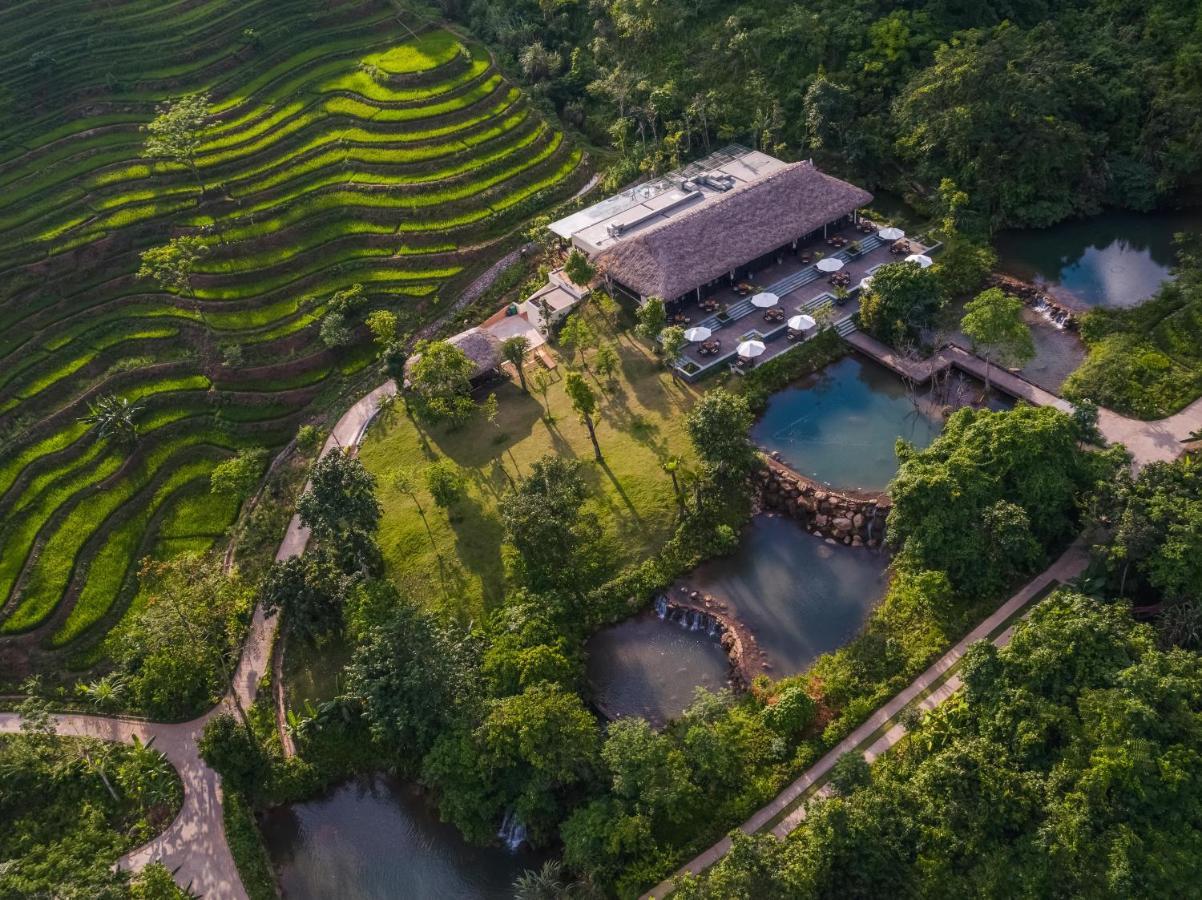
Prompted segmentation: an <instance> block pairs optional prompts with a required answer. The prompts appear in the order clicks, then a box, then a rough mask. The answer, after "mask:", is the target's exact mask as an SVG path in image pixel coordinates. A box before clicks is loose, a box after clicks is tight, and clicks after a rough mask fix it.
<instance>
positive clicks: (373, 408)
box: [0, 381, 396, 900]
mask: <svg viewBox="0 0 1202 900" xmlns="http://www.w3.org/2000/svg"><path fill="white" fill-rule="evenodd" d="M395 393H396V384H395V383H394V382H392V381H388V382H386V383H385V384H382V385H380V387H378V388H376V389H375V390H374V391H372V392H371V393H369V394H367V395H366V396H364V397H363V398H361V399H360V400H359V401H358V402H357V403H356V404H355V405H354V406H352V407H351V408H350V409H348V410H347V411H346V413H345V414H344V415H343V416H342V418H341V419H339V420H338V424H336V425H335V426H334V428H333V430H332V431H331V432H330V436H329V438H328V439H327V440H326V444H325V446H324V447H323V448H322V453H323V454H325V453H328V452H329V451H330V450H332V449H333V448H335V447H357V446H358V445H359V442H360V441H362V440H363V435H364V433H365V432H366V431H367V426H368V425H369V424H370V422H371V420H372V418H373V417H374V416H375V414H376V412H377V411H378V410H379V403H380V398H382V397H384V396H388V395H391V394H395ZM308 541H309V531H308V529H307V528H303V527H301V524H300V520H299V519H298V518H297V517H296V516H295V515H294V516H293V517H292V520H291V521H290V522H289V523H288V530H287V532H285V534H284V539H283V540H282V541H281V542H280V546H279V550H278V551H277V552H276V559H281V560H282V559H288V558H289V557H292V556H299V555H300V554H301V553H304V551H305V546H306V544H308ZM274 637H275V620H274V619H270V620H269V619H268V618H267V617H266V616H265V615H264V614H263V609H262V607H257V608H256V609H255V613H254V617H253V618H252V620H251V626H250V631H249V633H248V634H247V636H246V642H245V644H244V645H243V647H242V656H241V658H240V659H239V660H238V667H237V669H236V671H235V672H234V679H233V684H232V685H231V686H230V693H229V694H227V695H226V697H225V698H224V699H223V700H222V701H221V703H219V704H218V705H217V706H215V707H214V708H213V709H211V710H209V711H208V712H207V713H205V714H204V715H203V716H201V717H199V718H197V719H193V720H192V721H191V722H182V723H159V722H146V721H141V720H137V719H123V718H105V717H102V716H85V715H57V716H55V717H54V719H55V721H56V723H57V724H58V731H59V733H60V734H64V735H70V736H75V737H95V738H100V739H102V740H106V741H121V742H125V743H129V742H132V741H133V738H134V736H135V735H136V736H137V737H138V739H139V740H141V741H143V742H144V743H153V745H154V747H155V749H156V750H159V751H160V752H162V753H163V754H164V755H165V756H166V757H167V759H168V760H170V762H171V764H172V765H173V766H175V768H176V771H178V772H179V775H180V779H181V780H182V781H183V785H184V802H183V806H182V807H181V808H180V812H179V815H178V816H176V818H175V821H174V822H172V823H171V825H170V826H169V827H168V828H167V830H166V831H164V832H163V833H162V834H161V835H159V836H158V837H157V838H155V839H154V840H152V841H151V842H150V843H148V844H146V845H144V846H142V847H139V848H138V849H136V850H134V851H133V852H131V853H128V854H126V855H125V856H123V857H121V859H120V860H118V862H117V864H118V865H119V866H120V867H121V868H124V869H129V870H131V871H137V870H138V869H141V868H142V867H143V866H145V865H147V864H148V863H151V862H155V861H159V862H162V863H163V864H164V865H165V866H166V867H167V868H168V869H170V870H171V871H172V872H174V873H175V880H176V881H177V882H178V883H179V884H180V885H182V886H184V887H189V888H190V889H191V890H192V891H194V892H196V893H197V894H199V895H200V896H201V897H205V898H213V900H246V891H245V890H244V889H243V887H242V881H241V880H240V879H239V877H238V869H237V866H235V865H234V858H233V856H231V855H230V850H229V845H228V844H227V843H226V840H225V826H224V821H223V817H222V794H221V778H220V776H218V774H217V773H216V772H214V771H213V770H212V769H210V768H209V767H208V766H207V765H205V763H204V761H203V760H202V759H201V758H200V756H199V754H198V752H197V749H196V745H197V741H198V740H199V738H200V735H201V733H202V732H203V731H204V727H205V724H206V723H207V722H208V721H209V719H210V718H212V717H213V716H214V715H216V714H217V713H218V712H221V711H231V712H232V711H233V710H234V700H233V698H234V695H235V694H236V695H237V697H238V699H239V700H240V701H241V703H242V705H243V706H244V707H245V706H250V705H251V704H252V703H253V702H254V700H255V694H256V693H257V691H258V688H259V684H260V683H261V682H262V680H263V677H264V675H265V674H266V673H267V670H268V667H269V666H270V665H271V644H272V640H273V639H274ZM19 728H20V717H19V716H17V715H16V714H15V713H0V732H10V733H11V732H15V731H17V730H19Z"/></svg>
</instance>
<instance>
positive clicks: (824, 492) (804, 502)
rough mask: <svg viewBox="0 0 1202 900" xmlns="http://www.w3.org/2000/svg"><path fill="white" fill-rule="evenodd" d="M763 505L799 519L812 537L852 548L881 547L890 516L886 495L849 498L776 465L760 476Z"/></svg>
mask: <svg viewBox="0 0 1202 900" xmlns="http://www.w3.org/2000/svg"><path fill="white" fill-rule="evenodd" d="M759 488H760V491H759V493H760V502H761V505H762V507H763V508H764V509H770V510H774V511H776V512H779V513H782V514H783V515H786V516H789V517H790V518H793V519H796V520H797V521H798V522H800V523H801V526H802V527H803V528H805V529H806V530H807V531H808V532H810V534H813V535H816V536H818V537H822V538H825V539H826V540H827V541H829V542H831V543H838V544H846V545H847V546H849V547H878V546H880V543H881V541H882V539H883V538H884V535H885V517H886V516H887V515H888V514H889V506H890V504H889V498H888V496H886V495H881V496H876V497H871V498H856V497H849V496H847V495H845V494H840V493H837V492H835V491H832V490H830V489H829V488H827V487H824V486H823V485H820V484H817V483H815V482H813V481H810V480H809V479H808V478H806V477H804V476H803V475H798V474H797V473H796V472H790V471H788V470H787V469H785V468H784V467H783V466H781V465H779V464H775V463H774V464H772V465H770V466H769V467H768V468H766V469H764V470H763V471H761V472H760V475H759Z"/></svg>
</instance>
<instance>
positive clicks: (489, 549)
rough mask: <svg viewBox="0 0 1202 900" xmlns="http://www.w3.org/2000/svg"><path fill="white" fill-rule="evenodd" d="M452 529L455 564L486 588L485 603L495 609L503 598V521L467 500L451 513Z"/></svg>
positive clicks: (459, 503) (462, 501)
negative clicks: (453, 533)
mask: <svg viewBox="0 0 1202 900" xmlns="http://www.w3.org/2000/svg"><path fill="white" fill-rule="evenodd" d="M451 513H452V515H451V516H450V523H451V529H452V530H453V531H454V532H455V560H456V561H457V562H458V563H459V564H461V565H462V566H463V568H464V569H465V570H466V571H467V572H468V573H470V574H472V575H474V576H476V577H478V578H479V579H480V581H481V584H482V585H483V593H484V603H485V606H486V607H487V608H492V607H493V606H495V605H496V604H497V603H499V602H500V601H501V598H502V596H503V594H504V585H505V567H504V564H503V563H502V560H501V543H502V542H503V541H504V538H505V529H504V527H503V526H502V524H501V520H500V519H499V518H498V517H497V516H496V515H494V514H493V513H491V512H490V511H488V510H486V509H485V507H484V506H483V504H481V503H479V502H478V501H476V500H474V499H472V498H470V497H468V498H465V499H463V500H460V501H459V502H458V503H456V504H455V506H454V508H453V509H452V510H451Z"/></svg>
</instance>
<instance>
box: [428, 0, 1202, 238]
mask: <svg viewBox="0 0 1202 900" xmlns="http://www.w3.org/2000/svg"><path fill="white" fill-rule="evenodd" d="M438 6H439V8H440V11H441V12H443V13H444V14H446V15H449V16H451V17H452V18H455V19H457V20H459V21H461V22H464V23H466V24H467V25H469V26H470V27H471V28H472V29H473V31H475V32H476V33H477V34H479V35H480V36H481V37H483V38H484V39H486V40H488V41H490V42H491V43H492V44H493V45H494V46H497V47H499V48H500V49H501V50H502V51H503V52H505V53H506V54H507V55H508V56H509V59H510V63H511V65H513V66H514V67H515V68H517V69H519V70H520V71H521V73H522V74H523V75H524V77H525V78H526V79H527V80H528V81H529V82H531V83H532V89H533V90H534V91H535V92H536V93H538V94H540V95H542V96H543V97H544V98H545V99H546V100H548V101H549V102H550V103H552V104H554V105H555V107H556V108H557V109H558V110H559V112H560V113H561V114H562V115H563V117H564V119H565V120H566V121H567V122H568V123H569V124H573V125H576V126H579V127H581V128H582V129H583V130H584V131H585V132H586V133H587V134H588V135H589V136H590V137H591V138H592V139H594V140H596V141H598V142H599V143H605V144H612V145H613V147H614V148H615V149H616V150H617V151H618V152H619V154H620V156H621V162H620V164H619V165H617V166H615V167H614V168H613V169H612V171H611V175H610V177H611V181H613V182H614V183H620V182H622V181H625V180H629V179H630V178H631V177H633V176H634V175H636V174H637V173H638V171H639V170H640V169H642V170H644V171H646V170H655V169H662V168H663V167H666V166H668V165H670V164H673V163H675V162H677V161H678V160H680V159H682V158H684V157H686V156H688V155H690V154H694V155H695V154H696V153H697V152H698V150H700V149H703V148H705V147H707V146H710V145H712V144H713V143H714V142H722V141H730V140H738V141H743V142H745V143H748V144H749V145H754V146H757V147H760V148H763V149H765V150H768V151H769V152H775V153H779V154H782V155H784V156H787V157H791V158H801V157H806V156H813V157H814V158H815V159H816V160H818V161H819V162H820V163H822V164H824V165H826V166H827V167H829V168H831V169H833V170H835V171H837V172H840V173H842V174H845V175H849V176H851V177H853V178H855V179H856V180H857V181H859V182H860V183H863V184H865V185H867V186H869V187H871V188H879V187H888V188H893V189H897V190H900V191H904V192H906V193H908V194H911V195H913V196H915V197H917V198H929V197H932V196H933V194H934V192H935V190H936V189H937V188H938V187H939V184H940V182H941V181H942V180H943V179H951V180H952V181H953V182H955V183H956V184H957V185H958V186H959V188H960V189H961V190H963V191H966V192H967V193H968V195H969V196H970V197H971V198H972V204H971V208H970V209H969V210H966V211H965V215H966V217H970V218H975V223H976V224H978V225H981V226H987V227H989V228H1000V227H1005V226H1018V225H1048V224H1051V223H1053V222H1056V221H1058V220H1060V219H1063V218H1065V217H1067V216H1072V215H1076V214H1082V213H1088V212H1094V211H1097V210H1098V209H1099V208H1100V207H1101V206H1102V205H1117V206H1122V207H1127V208H1133V209H1148V208H1151V207H1154V206H1159V205H1169V206H1172V205H1178V204H1181V203H1184V202H1188V201H1189V200H1190V199H1196V194H1197V191H1198V188H1199V180H1198V179H1199V174H1198V173H1199V171H1202V166H1200V165H1199V164H1200V162H1202V17H1200V15H1199V11H1198V7H1197V4H1196V3H1193V2H1190V0H1155V2H1152V3H1144V2H1135V0H1076V2H1067V3H1055V4H1053V3H1047V2H1040V0H1032V2H1022V0H1017V2H1011V3H1007V2H976V3H963V2H953V0H929V2H923V0H910V2H904V3H893V2H885V0H852V2H834V0H814V2H806V3H799V2H795V0H759V2H755V3H736V4H731V3H727V2H721V0H438Z"/></svg>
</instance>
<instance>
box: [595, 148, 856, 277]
mask: <svg viewBox="0 0 1202 900" xmlns="http://www.w3.org/2000/svg"><path fill="white" fill-rule="evenodd" d="M871 200H872V195H871V194H870V193H868V192H867V191H865V190H863V189H861V188H858V187H856V186H855V185H852V184H848V183H847V182H846V181H841V180H840V179H838V178H834V177H832V176H830V175H826V174H824V173H823V172H821V171H819V170H818V169H817V168H816V167H815V166H814V165H813V163H809V162H798V163H791V164H787V165H785V164H782V165H781V167H780V168H778V169H777V170H776V171H773V172H770V173H769V174H767V175H765V176H764V177H762V178H759V179H757V180H755V181H751V182H748V183H743V184H738V185H736V186H735V187H733V188H732V189H730V190H728V191H727V192H725V193H721V194H719V195H717V196H715V197H713V198H711V199H708V200H707V201H706V202H702V203H700V204H697V205H695V206H693V207H692V208H690V209H687V210H684V211H682V212H681V213H680V214H678V215H674V216H672V217H670V218H666V219H664V220H662V221H659V222H656V223H654V224H651V225H649V226H648V227H645V228H643V229H640V230H639V231H638V232H637V233H634V234H631V235H630V236H629V237H626V238H624V239H622V240H619V241H617V242H615V243H613V244H612V245H611V246H609V247H606V248H605V249H604V250H602V251H601V252H600V253H599V254H598V255H597V256H596V258H595V260H594V262H595V264H596V266H597V269H598V271H599V272H600V273H601V274H602V275H604V276H606V277H608V278H612V279H613V280H615V281H617V282H618V283H620V284H621V285H623V286H625V287H626V288H628V289H629V290H631V291H632V292H633V293H636V294H638V295H640V296H642V297H651V296H656V297H663V298H664V299H667V300H671V299H674V298H676V297H679V296H681V295H682V294H685V293H687V292H689V291H692V290H694V289H696V288H699V287H701V286H702V285H706V284H709V283H710V282H712V281H714V280H716V279H718V278H720V277H722V276H724V275H726V274H728V273H730V272H732V271H733V270H735V269H737V268H738V267H739V266H742V265H744V264H745V263H748V262H749V261H751V260H754V259H756V258H757V257H761V256H763V255H765V254H768V253H771V252H773V251H774V250H776V249H778V248H780V247H784V246H785V245H787V244H789V243H790V242H792V241H796V240H797V239H798V238H801V237H803V236H804V235H807V234H809V233H811V232H813V231H815V230H816V229H819V228H822V227H823V226H824V225H826V224H827V223H830V222H834V221H836V220H837V219H840V218H842V217H843V216H847V215H850V214H852V213H854V212H855V211H856V210H857V209H859V208H860V207H861V206H864V205H866V204H867V203H868V202H869V201H871Z"/></svg>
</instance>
